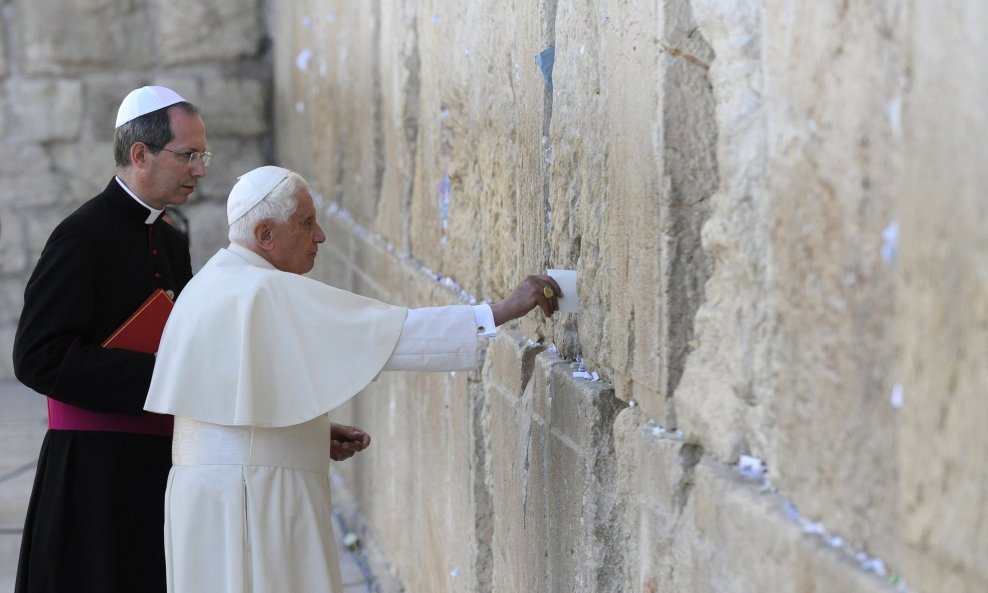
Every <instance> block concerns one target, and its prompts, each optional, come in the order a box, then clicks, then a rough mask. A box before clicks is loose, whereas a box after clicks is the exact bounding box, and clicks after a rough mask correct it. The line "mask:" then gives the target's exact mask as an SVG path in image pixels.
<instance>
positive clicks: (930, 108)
mask: <svg viewBox="0 0 988 593" xmlns="http://www.w3.org/2000/svg"><path fill="white" fill-rule="evenodd" d="M910 21H911V22H910V23H909V24H910V26H909V33H908V35H909V39H908V40H909V45H910V47H912V48H913V51H912V52H911V54H912V56H913V57H912V60H911V63H910V66H911V75H912V76H911V79H910V83H909V85H908V89H909V90H908V92H907V94H906V97H905V100H904V104H903V112H902V127H903V142H904V144H905V164H904V167H903V173H904V174H903V177H902V182H901V186H899V190H900V192H899V194H898V199H897V200H896V202H895V212H896V216H897V217H898V219H897V220H898V222H900V224H901V229H900V231H899V232H900V239H899V242H898V254H899V258H898V267H897V273H896V276H897V277H896V287H897V295H898V298H897V301H896V307H897V310H896V330H897V334H898V336H900V344H901V356H900V359H899V364H898V366H897V369H896V370H897V375H896V381H897V382H898V383H900V384H901V386H902V394H903V398H902V399H903V404H902V408H901V418H900V421H899V426H898V429H899V430H898V433H897V437H898V443H899V447H898V457H899V468H900V475H901V482H900V487H901V490H900V493H899V512H900V516H901V520H902V522H903V524H902V537H903V544H904V559H903V563H904V564H905V565H908V566H909V567H910V569H909V571H908V573H907V575H908V580H909V582H910V584H914V585H915V586H916V588H917V590H923V591H947V590H950V591H958V592H963V593H966V592H974V591H984V590H988V568H986V565H985V562H984V558H986V557H988V521H986V520H985V516H986V514H985V509H988V489H986V488H985V484H988V463H986V456H985V455H986V454H985V452H986V451H988V431H985V428H984V427H985V426H986V425H988V404H986V399H985V385H988V369H986V367H985V365H984V360H985V359H986V357H988V341H986V340H985V336H986V335H988V296H986V295H988V273H986V270H988V268H986V262H988V257H986V255H988V210H986V207H985V204H986V201H985V196H984V188H985V187H988V172H986V169H985V167H984V166H983V162H982V161H983V158H982V156H983V153H984V150H983V146H984V137H985V134H986V132H988V117H986V114H985V112H984V110H983V109H981V107H980V105H981V104H982V103H983V98H984V97H985V96H986V93H988V77H986V76H985V73H984V68H983V67H982V65H981V63H980V56H982V55H984V54H985V52H986V51H988V41H986V39H985V38H984V36H983V35H980V34H979V33H978V32H977V31H978V30H979V29H981V28H983V27H984V25H985V24H986V23H988V7H986V6H985V5H984V4H983V3H978V2H960V1H952V2H947V3H943V2H929V1H925V0H924V1H920V2H916V3H914V5H913V14H912V16H911V19H910ZM917 48H921V51H917ZM961 48H963V49H961Z"/></svg>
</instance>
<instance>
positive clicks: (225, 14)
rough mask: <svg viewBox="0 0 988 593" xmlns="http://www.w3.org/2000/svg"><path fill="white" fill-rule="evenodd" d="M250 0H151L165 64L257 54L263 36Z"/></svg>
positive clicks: (258, 12) (222, 59)
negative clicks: (222, 0)
mask: <svg viewBox="0 0 988 593" xmlns="http://www.w3.org/2000/svg"><path fill="white" fill-rule="evenodd" d="M257 8H258V7H257V3H256V2H254V1H253V0H229V1H227V2H196V1H194V0H155V1H154V2H152V8H151V10H152V11H153V14H154V15H155V24H156V26H157V29H158V36H157V41H158V48H159V51H160V56H161V59H162V62H163V63H164V64H166V65H177V64H185V63H189V62H199V61H232V60H236V59H238V58H248V57H253V56H256V55H257V54H258V53H259V52H260V50H261V41H262V39H263V37H264V30H263V27H262V21H261V13H260V11H259V10H258V9H257Z"/></svg>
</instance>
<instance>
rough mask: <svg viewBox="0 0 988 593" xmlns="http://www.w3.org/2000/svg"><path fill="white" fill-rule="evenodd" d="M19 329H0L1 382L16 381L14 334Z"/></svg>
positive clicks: (9, 326) (11, 326) (11, 327)
mask: <svg viewBox="0 0 988 593" xmlns="http://www.w3.org/2000/svg"><path fill="white" fill-rule="evenodd" d="M16 332H17V327H16V326H13V325H8V326H6V327H0V381H14V380H16V377H15V376H14V362H13V360H14V334H15V333H16Z"/></svg>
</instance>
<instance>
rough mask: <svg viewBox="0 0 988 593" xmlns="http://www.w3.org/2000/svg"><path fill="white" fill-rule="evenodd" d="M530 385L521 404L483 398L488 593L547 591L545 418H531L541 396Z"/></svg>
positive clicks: (506, 396)
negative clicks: (490, 564)
mask: <svg viewBox="0 0 988 593" xmlns="http://www.w3.org/2000/svg"><path fill="white" fill-rule="evenodd" d="M537 374H538V373H537ZM535 385H536V381H532V382H530V383H529V389H527V390H526V392H525V394H524V396H523V397H522V398H521V399H519V398H518V395H517V394H514V393H507V392H505V391H503V390H501V389H497V388H495V389H491V390H489V391H488V393H487V395H486V397H485V399H484V444H485V448H486V454H487V457H486V459H487V472H486V485H487V489H488V491H489V492H490V496H491V511H492V516H493V533H492V537H491V548H492V550H493V581H492V584H493V587H492V590H493V591H545V590H547V588H546V585H547V583H546V579H547V574H548V570H549V567H548V543H549V542H548V541H547V539H546V537H547V529H548V525H547V522H548V517H547V515H546V512H545V509H546V507H547V505H548V504H550V499H549V498H548V496H549V493H548V492H547V491H546V486H547V484H546V483H545V469H544V468H545V464H546V457H545V449H546V437H547V434H546V426H545V419H544V418H543V417H540V416H537V415H533V414H532V413H531V410H532V405H533V402H532V399H533V397H535V398H538V397H542V395H541V394H539V393H538V392H537V391H536V388H535V387H534V386H535Z"/></svg>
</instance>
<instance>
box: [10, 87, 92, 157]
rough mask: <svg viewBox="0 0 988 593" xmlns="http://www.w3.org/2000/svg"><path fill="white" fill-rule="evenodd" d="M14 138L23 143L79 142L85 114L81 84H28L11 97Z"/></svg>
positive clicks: (15, 91) (12, 134) (11, 122)
mask: <svg viewBox="0 0 988 593" xmlns="http://www.w3.org/2000/svg"><path fill="white" fill-rule="evenodd" d="M10 101H11V104H10V113H11V121H10V128H11V136H12V137H13V138H16V139H17V140H19V141H21V142H49V141H52V140H76V139H78V137H79V130H80V127H81V125H80V122H81V118H82V111H83V101H82V83H81V82H79V81H76V80H27V79H22V80H20V81H18V82H17V83H16V84H15V85H14V86H13V92H12V93H11V95H10Z"/></svg>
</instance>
